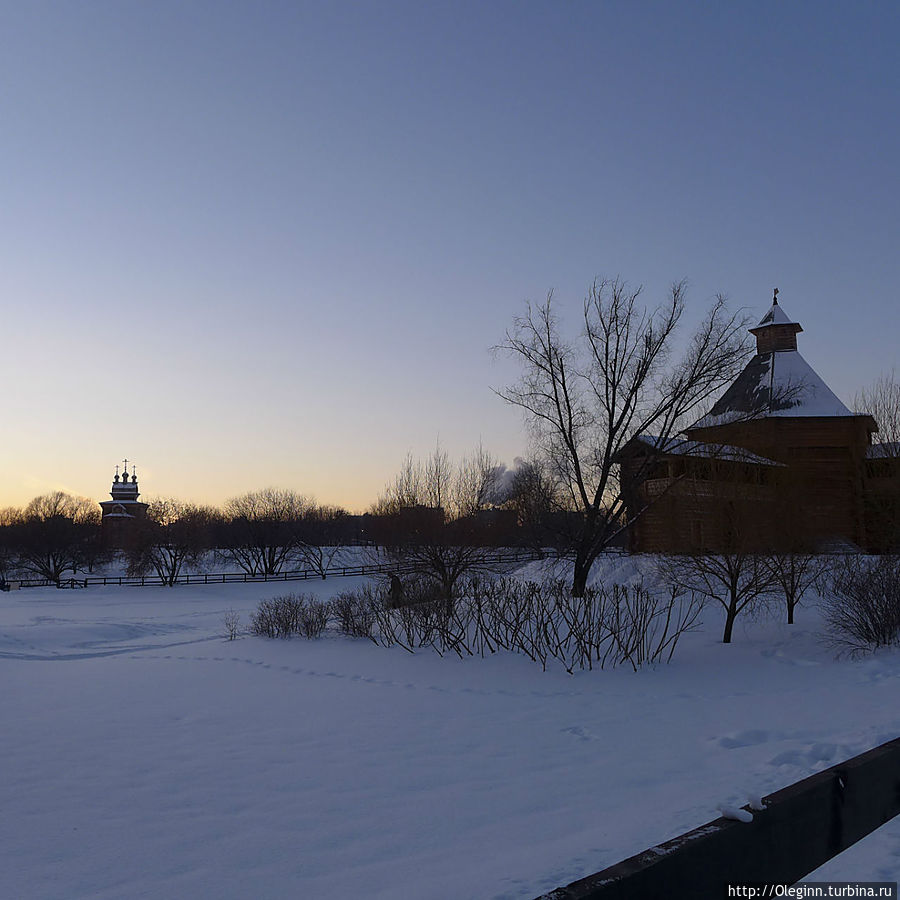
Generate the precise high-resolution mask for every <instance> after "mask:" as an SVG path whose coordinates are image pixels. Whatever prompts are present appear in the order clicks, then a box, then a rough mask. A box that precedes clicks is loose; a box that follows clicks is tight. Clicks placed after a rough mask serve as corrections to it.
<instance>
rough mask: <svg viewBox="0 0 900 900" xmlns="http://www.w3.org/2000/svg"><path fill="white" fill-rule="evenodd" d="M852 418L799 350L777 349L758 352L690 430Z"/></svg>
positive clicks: (850, 413)
mask: <svg viewBox="0 0 900 900" xmlns="http://www.w3.org/2000/svg"><path fill="white" fill-rule="evenodd" d="M852 415H853V413H852V412H850V410H849V409H847V407H846V406H844V404H843V403H841V401H840V400H838V398H837V396H835V394H834V393H833V392H832V390H831V388H829V387H828V385H827V384H825V382H824V381H822V379H821V378H820V377H819V376H818V375H817V374H816V372H815V371H814V370H813V368H812V366H811V365H810V364H809V363H808V362H807V361H806V360H805V359H804V358H803V357H802V356H801V355H800V354H799V352H798V351H796V350H777V351H773V352H771V353H757V354H756V356H754V357H753V359H751V360H750V362H749V363H747V366H746V368H745V369H744V371H743V372H741V374H740V375H738V377H737V378H736V379H735V381H734V383H733V384H732V385H731V387H729V388H728V390H727V391H725V393H724V394H723V395H722V396H721V397H720V398H719V400H718V401H716V404H715V405H714V406H713V408H712V409H711V410H710V411H709V413H708V414H707V415H705V416H703V418H701V419H699V420H698V421H697V422H695V423H694V424H693V425H692V426H691V428H709V427H711V426H713V425H726V424H728V423H729V422H737V421H740V420H742V419H757V418H768V417H770V416H852ZM688 430H690V429H688Z"/></svg>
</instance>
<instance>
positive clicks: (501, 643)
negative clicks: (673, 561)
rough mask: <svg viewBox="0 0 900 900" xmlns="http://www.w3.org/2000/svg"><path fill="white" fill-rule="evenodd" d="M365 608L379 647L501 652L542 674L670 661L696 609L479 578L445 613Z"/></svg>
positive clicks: (425, 605)
mask: <svg viewBox="0 0 900 900" xmlns="http://www.w3.org/2000/svg"><path fill="white" fill-rule="evenodd" d="M373 600H374V602H373ZM379 601H380V602H379ZM369 602H370V604H371V606H370V608H371V609H372V611H373V613H374V618H375V625H376V627H375V629H374V632H373V635H374V636H373V640H375V641H376V642H377V643H379V644H381V645H382V646H394V645H399V646H401V647H403V648H405V649H406V650H408V651H409V652H414V651H415V650H416V649H418V648H423V647H429V648H431V649H433V650H435V651H436V652H437V653H438V654H440V655H442V656H443V655H444V654H445V653H455V654H456V655H458V656H460V657H464V656H472V655H477V656H484V655H485V654H486V653H494V652H496V651H498V650H507V651H510V652H514V653H522V654H524V655H525V656H527V657H528V658H529V659H531V660H532V661H534V662H538V663H540V664H541V666H542V667H543V668H546V667H547V665H548V663H549V662H550V661H552V660H555V661H557V662H559V663H560V664H562V665H563V666H564V667H565V669H566V670H567V671H568V672H573V671H574V670H575V669H593V668H601V669H602V668H604V667H607V666H616V665H622V664H628V665H630V666H632V668H634V669H638V668H639V667H641V666H643V665H646V664H648V663H656V662H668V661H669V660H670V659H671V658H672V654H673V653H674V651H675V647H676V645H677V643H678V640H679V639H680V638H681V636H682V635H683V634H684V633H685V632H687V631H690V630H691V629H692V628H693V627H694V626H695V624H696V622H697V618H698V616H699V614H700V611H701V608H702V602H701V600H700V598H698V597H697V596H695V595H691V594H687V593H683V592H681V591H678V590H670V591H668V592H658V591H650V590H648V589H647V588H645V587H643V585H613V586H612V587H609V588H608V587H605V586H602V585H601V586H596V587H590V588H588V589H587V590H586V591H585V592H584V594H583V595H582V596H581V597H573V596H572V594H571V591H570V590H569V589H568V586H567V585H566V584H564V583H563V582H561V581H549V582H522V581H519V580H516V579H496V580H490V579H478V578H474V579H471V580H469V581H467V582H466V584H465V585H464V586H463V587H462V588H461V589H460V592H459V596H458V599H457V601H456V603H455V604H454V605H453V607H452V608H450V609H448V607H447V605H446V604H445V603H443V602H441V601H431V602H428V601H426V602H420V603H416V604H410V605H405V606H400V607H392V606H391V605H390V603H389V602H388V598H387V595H386V594H384V593H382V595H381V596H380V597H378V596H377V595H376V596H375V597H374V598H373V597H371V596H370V597H369Z"/></svg>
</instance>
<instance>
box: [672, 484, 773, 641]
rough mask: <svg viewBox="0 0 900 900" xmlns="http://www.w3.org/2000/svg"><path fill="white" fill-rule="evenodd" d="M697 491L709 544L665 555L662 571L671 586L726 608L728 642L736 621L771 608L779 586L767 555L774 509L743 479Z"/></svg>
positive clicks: (702, 486)
mask: <svg viewBox="0 0 900 900" xmlns="http://www.w3.org/2000/svg"><path fill="white" fill-rule="evenodd" d="M693 488H694V490H695V491H696V496H697V499H699V500H703V501H706V503H705V524H706V526H707V529H706V530H707V534H708V537H707V538H706V545H705V546H701V547H697V548H696V549H694V550H692V551H691V552H688V553H682V554H675V555H672V556H667V557H663V558H662V559H661V561H660V563H659V570H660V574H661V575H662V577H663V579H664V580H665V581H666V582H667V583H668V584H670V585H672V586H675V587H677V588H680V589H681V590H685V591H691V592H693V593H694V594H696V595H697V596H699V597H702V598H704V600H705V601H713V602H715V603H718V604H719V605H720V606H721V607H722V609H723V610H724V611H725V629H724V633H723V636H722V642H723V643H725V644H730V643H731V638H732V634H733V632H734V623H735V621H736V620H737V617H738V616H739V615H740V614H741V613H742V612H744V611H745V610H746V611H752V610H754V609H758V608H759V607H761V606H763V605H767V604H768V603H769V601H770V600H771V598H772V596H773V594H774V592H775V591H776V590H777V587H778V581H777V578H776V575H775V571H776V570H775V569H774V567H772V566H770V565H768V560H767V558H766V556H765V555H764V548H765V547H766V546H768V536H767V534H766V526H767V524H768V523H769V521H770V515H769V513H770V509H771V508H770V507H768V508H767V507H766V506H765V505H764V504H762V503H761V502H760V499H759V497H757V496H755V495H754V492H753V490H752V487H751V486H750V485H746V484H742V483H741V482H740V481H731V482H728V481H726V480H724V479H718V478H717V479H712V480H710V481H707V482H694V483H693Z"/></svg>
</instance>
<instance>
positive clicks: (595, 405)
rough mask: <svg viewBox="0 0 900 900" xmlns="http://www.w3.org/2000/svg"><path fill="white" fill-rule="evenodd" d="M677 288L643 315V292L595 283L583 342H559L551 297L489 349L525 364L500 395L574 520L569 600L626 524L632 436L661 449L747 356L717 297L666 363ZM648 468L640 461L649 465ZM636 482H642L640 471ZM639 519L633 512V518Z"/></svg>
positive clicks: (737, 325) (680, 288) (679, 302)
mask: <svg viewBox="0 0 900 900" xmlns="http://www.w3.org/2000/svg"><path fill="white" fill-rule="evenodd" d="M684 294H685V286H684V284H683V283H679V284H675V285H673V286H672V289H671V291H670V294H669V297H668V300H667V302H666V303H665V304H663V305H661V306H659V307H657V308H656V309H654V310H652V311H648V310H647V309H645V308H644V307H643V306H641V304H640V302H639V300H640V295H641V289H640V288H637V289H636V290H635V289H630V288H629V287H628V286H627V285H626V284H625V283H624V282H623V281H620V280H619V279H616V280H613V281H608V280H604V281H597V282H595V283H594V284H593V286H592V287H591V289H590V292H589V294H588V296H587V298H586V299H585V301H584V307H583V313H582V324H583V331H582V333H581V336H580V338H579V339H578V340H577V341H575V342H573V343H570V342H567V341H566V340H565V339H564V338H563V336H562V334H561V332H560V327H559V323H558V320H557V317H556V313H555V306H554V301H553V296H552V294H551V295H549V296H548V297H547V300H546V302H545V303H543V304H541V305H540V306H537V307H533V306H531V305H530V304H529V306H528V310H527V312H526V314H525V315H524V316H522V317H521V318H518V319H516V321H515V323H514V325H513V327H512V329H511V330H510V331H508V332H507V335H506V340H505V341H504V342H503V344H501V345H500V347H499V348H498V349H502V350H505V351H507V352H508V353H510V354H511V355H512V356H513V357H514V358H516V359H517V360H518V361H519V362H520V364H521V366H522V370H523V372H522V377H521V379H520V381H519V382H518V383H517V384H516V385H514V386H513V387H510V388H508V389H506V390H505V391H500V392H499V394H500V396H501V397H502V398H503V399H504V400H506V401H507V402H508V403H511V404H513V405H515V406H518V407H521V408H522V409H523V410H524V412H525V415H526V418H527V420H528V422H529V425H530V426H531V429H532V434H533V437H534V440H535V444H536V448H537V451H538V453H539V455H540V456H541V457H542V459H543V460H545V462H546V464H547V466H548V467H549V470H550V471H551V473H552V475H553V477H554V479H555V480H556V482H557V483H558V484H559V485H560V486H561V488H562V489H563V491H564V492H565V496H566V509H567V510H568V511H569V512H571V513H574V514H575V515H574V516H573V517H571V518H570V520H569V521H570V522H572V523H574V525H575V533H574V534H573V535H572V544H571V550H572V551H573V553H574V564H575V567H574V575H573V583H572V591H573V593H574V594H575V595H576V596H580V595H582V594H583V593H584V589H585V585H586V583H587V578H588V575H589V573H590V569H591V566H592V565H593V563H594V560H595V559H596V558H597V556H598V554H599V553H600V552H601V551H602V550H603V549H604V548H605V547H607V546H609V544H610V543H611V542H612V541H613V540H614V539H615V537H616V535H617V534H619V533H620V532H621V530H622V529H623V528H625V527H627V526H628V524H629V522H630V520H629V517H632V518H633V517H634V516H635V513H634V512H633V511H629V508H628V505H627V504H626V495H627V493H628V488H629V486H628V485H623V484H622V483H621V479H620V477H619V467H618V463H617V458H618V455H619V453H620V452H621V450H622V449H623V448H624V447H625V445H626V444H627V443H628V441H630V440H631V439H632V438H633V437H635V436H636V435H639V434H653V435H655V436H657V438H658V442H657V446H658V447H663V446H665V444H666V443H667V441H668V440H669V438H670V436H672V435H673V434H675V433H676V432H677V431H678V429H679V428H680V427H683V425H684V423H685V422H686V420H687V419H688V418H689V417H691V416H694V415H696V414H698V413H699V412H700V411H701V410H702V409H703V408H704V407H705V405H706V404H707V403H708V401H709V400H710V399H711V398H713V397H714V396H715V395H716V394H718V392H719V391H720V390H721V389H722V388H723V387H724V386H725V385H727V384H728V383H729V382H730V381H731V380H732V379H733V378H734V377H735V376H736V375H737V374H738V372H739V371H740V370H741V368H742V366H743V364H744V362H745V361H746V359H747V358H748V356H749V353H750V349H749V345H748V342H747V340H746V334H745V333H744V329H745V327H746V324H747V321H746V319H744V318H742V317H741V316H739V315H735V314H732V313H729V312H728V311H727V308H726V303H725V299H724V298H723V297H721V296H720V297H718V298H717V299H716V301H715V302H714V303H713V305H712V307H711V308H710V310H709V311H708V312H707V314H706V317H705V318H704V319H703V321H702V322H701V324H700V325H699V326H698V327H697V328H696V330H695V331H694V333H693V334H692V335H691V337H690V339H689V340H688V342H687V346H686V349H685V350H684V352H683V354H682V355H681V357H680V358H679V359H677V360H675V361H673V352H674V350H675V339H676V331H677V328H678V325H679V323H680V322H681V319H682V316H683V314H684ZM654 461H655V459H653V458H651V456H648V457H647V467H648V468H649V466H651V465H652V464H653V462H654ZM638 475H639V473H638ZM637 514H639V513H637Z"/></svg>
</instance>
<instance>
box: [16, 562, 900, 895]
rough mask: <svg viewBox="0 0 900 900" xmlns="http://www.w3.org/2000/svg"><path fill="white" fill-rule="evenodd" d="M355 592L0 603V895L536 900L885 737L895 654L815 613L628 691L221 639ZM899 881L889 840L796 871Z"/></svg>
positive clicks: (695, 648)
mask: <svg viewBox="0 0 900 900" xmlns="http://www.w3.org/2000/svg"><path fill="white" fill-rule="evenodd" d="M643 565H645V563H644V562H642V561H641V560H632V559H628V558H611V559H610V560H608V561H606V562H605V563H604V567H605V568H604V569H603V570H601V571H602V572H605V574H607V575H609V576H610V577H614V578H616V579H618V580H620V581H625V580H629V579H633V578H636V577H638V576H639V573H640V570H641V567H642V566H643ZM530 572H531V574H535V572H536V567H534V566H532V567H530ZM360 581H361V579H343V578H342V579H330V580H329V581H326V582H322V581H316V582H306V583H301V584H292V585H275V584H260V585H227V586H206V587H190V588H184V587H179V588H175V589H165V588H144V589H136V588H96V589H88V590H80V591H57V590H53V589H34V590H28V591H24V590H23V591H19V592H13V593H9V594H3V595H0V679H2V681H0V684H2V686H3V687H2V690H0V716H2V719H0V721H2V722H3V724H4V727H3V729H2V731H0V759H2V771H3V773H4V777H3V779H2V780H0V804H2V806H0V808H2V809H3V812H4V814H3V816H2V817H0V896H2V897H4V898H5V897H9V898H42V900H44V898H47V900H49V898H60V900H62V898H66V900H70V898H88V897H90V898H125V897H128V898H136V897H145V898H163V897H165V898H171V897H217V898H250V897H252V898H282V897H316V896H320V895H327V896H339V897H346V898H355V897H378V898H469V897H471V898H494V900H499V898H509V900H512V898H533V897H535V896H537V895H538V894H540V893H542V892H544V891H547V890H550V889H551V888H553V887H556V886H559V885H561V884H565V883H567V882H569V881H572V880H573V879H575V878H578V877H582V876H583V875H586V874H588V873H590V872H593V871H596V870H598V869H600V868H603V867H604V866H607V865H610V864H612V863H614V862H617V861H618V860H620V859H622V858H624V857H627V856H629V855H631V854H633V853H636V852H638V851H640V850H643V849H645V848H647V847H649V846H652V845H654V844H656V843H659V842H661V841H664V840H666V839H668V838H671V837H674V836H675V835H677V834H680V833H681V832H683V831H686V830H688V829H690V828H693V827H695V826H697V825H700V824H703V823H704V822H706V821H708V820H710V819H712V818H715V817H716V816H718V815H719V814H720V812H721V810H723V809H729V808H732V809H734V808H738V807H740V806H742V805H743V804H744V803H746V802H747V801H748V799H750V798H751V797H759V796H761V795H765V794H767V793H770V792H771V791H773V790H775V789H777V788H779V787H782V786H784V785H786V784H789V783H791V782H794V781H796V780H798V779H799V778H802V777H805V776H806V775H809V774H811V773H813V772H815V771H818V770H820V769H822V768H825V767H827V766H829V765H832V764H834V763H835V762H838V761H839V760H841V759H843V758H846V757H848V756H852V755H854V754H856V753H859V752H862V751H863V750H865V749H868V748H869V747H872V746H875V745H877V744H879V743H881V742H883V741H885V740H888V739H891V738H894V737H896V736H898V735H900V653H897V652H884V653H880V654H878V655H877V656H875V657H870V658H868V659H865V660H861V661H847V660H843V661H834V660H833V658H832V654H831V652H830V651H829V650H828V649H827V648H826V647H824V646H823V645H822V643H821V642H820V640H819V639H818V637H817V634H816V632H817V630H818V629H819V622H818V618H817V615H816V613H815V610H811V609H801V610H799V611H798V624H797V625H795V626H793V627H788V626H786V625H782V624H781V623H780V622H777V621H762V622H752V621H748V622H745V623H744V624H741V623H740V620H739V623H738V626H737V628H736V631H735V643H734V644H732V645H731V646H725V645H722V644H721V643H719V640H720V637H721V621H720V616H719V612H718V611H717V610H713V609H709V610H708V611H707V612H705V613H704V620H705V622H706V625H705V627H704V628H703V629H702V630H700V631H699V632H697V633H694V634H690V635H688V636H686V637H685V638H684V639H683V642H682V644H680V645H679V648H678V651H677V652H676V656H675V660H674V661H673V663H672V664H671V665H669V666H660V667H658V668H656V669H648V670H643V671H641V672H638V673H637V674H635V673H633V672H631V671H630V669H629V670H627V671H626V670H625V669H620V670H615V671H605V672H596V671H595V672H579V673H577V674H576V675H574V676H569V675H567V674H565V673H564V672H562V671H560V670H552V671H548V672H546V673H543V672H541V670H540V667H539V666H537V665H535V664H533V663H531V662H530V661H528V660H526V659H524V658H520V657H515V656H510V655H496V656H493V657H489V658H486V659H484V660H482V659H477V658H476V659H465V660H458V659H456V658H452V657H447V658H444V659H441V658H439V657H438V656H437V655H436V654H434V653H431V652H425V651H423V652H421V653H417V654H416V655H410V654H408V653H407V652H406V651H404V650H402V649H401V648H396V647H395V648H391V649H383V648H380V647H376V646H375V645H374V644H372V643H371V642H368V641H365V640H358V639H357V640H353V639H347V638H343V637H340V636H338V635H334V634H329V635H328V636H326V637H324V638H323V639H320V640H318V641H305V640H303V639H294V640H289V641H270V640H266V639H263V638H254V637H246V636H245V637H241V638H240V639H239V640H236V641H233V642H229V641H226V640H224V632H225V629H224V625H223V622H222V620H223V616H224V613H225V612H226V611H227V610H228V609H229V608H234V609H235V610H237V611H239V612H240V613H241V614H242V617H243V619H244V621H245V622H246V620H247V615H248V614H249V612H250V611H251V610H252V609H254V608H255V606H256V604H257V602H258V601H259V600H261V599H266V598H269V597H272V596H274V595H276V594H278V593H284V592H286V591H288V590H292V591H304V592H314V593H316V594H318V595H320V596H322V597H327V596H329V595H330V594H332V593H336V592H338V591H341V590H345V589H347V588H349V587H352V586H353V585H354V584H355V583H360ZM898 876H900V826H898V824H897V823H896V822H894V823H891V824H889V825H887V826H885V827H884V828H882V829H880V830H879V831H878V832H877V833H876V834H875V835H873V836H872V837H871V838H868V839H866V841H863V842H861V844H860V845H858V846H857V847H856V848H853V849H851V850H850V851H848V852H847V853H845V854H843V855H842V856H841V857H838V858H837V859H836V860H834V861H832V862H831V863H829V864H828V865H827V866H826V867H824V868H823V869H822V870H820V872H819V873H817V875H816V877H821V878H826V877H827V878H833V879H839V878H840V879H843V878H859V879H866V880H897V878H898Z"/></svg>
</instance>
